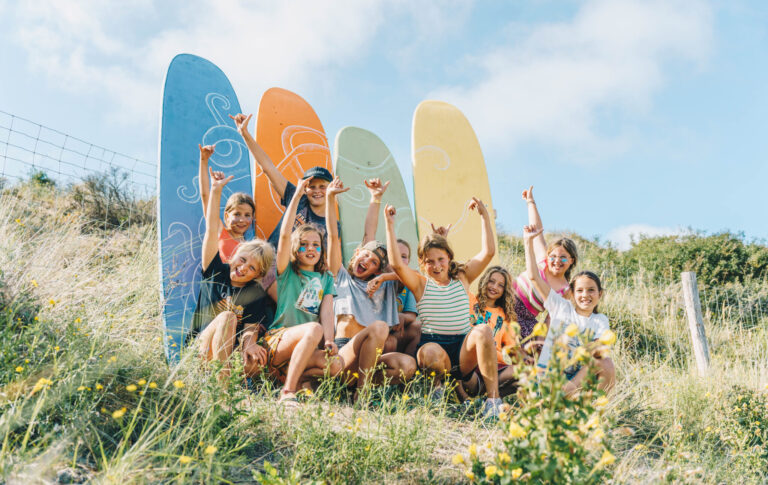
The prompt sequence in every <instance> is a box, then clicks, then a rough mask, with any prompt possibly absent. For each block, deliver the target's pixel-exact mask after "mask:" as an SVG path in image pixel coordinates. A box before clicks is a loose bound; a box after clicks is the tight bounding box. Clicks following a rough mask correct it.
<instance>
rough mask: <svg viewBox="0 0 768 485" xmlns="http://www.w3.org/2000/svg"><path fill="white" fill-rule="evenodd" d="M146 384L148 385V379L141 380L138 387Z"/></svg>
mask: <svg viewBox="0 0 768 485" xmlns="http://www.w3.org/2000/svg"><path fill="white" fill-rule="evenodd" d="M146 383H147V380H146V379H139V382H137V383H136V384H138V385H140V386H143V385H144V384H146Z"/></svg>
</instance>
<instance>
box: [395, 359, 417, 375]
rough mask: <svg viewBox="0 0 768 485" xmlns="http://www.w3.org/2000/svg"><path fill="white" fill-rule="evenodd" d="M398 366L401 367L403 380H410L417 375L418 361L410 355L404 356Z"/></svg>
mask: <svg viewBox="0 0 768 485" xmlns="http://www.w3.org/2000/svg"><path fill="white" fill-rule="evenodd" d="M398 366H399V367H400V375H401V376H402V378H403V380H408V379H410V378H411V377H413V376H414V374H416V368H417V365H416V359H414V358H413V357H411V356H410V355H405V354H402V357H400V358H399V360H398Z"/></svg>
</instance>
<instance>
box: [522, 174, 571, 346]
mask: <svg viewBox="0 0 768 485" xmlns="http://www.w3.org/2000/svg"><path fill="white" fill-rule="evenodd" d="M523 200H524V201H526V203H527V204H528V224H530V225H535V226H536V227H538V228H540V229H541V228H542V225H541V217H540V216H539V210H538V208H537V207H536V201H535V200H534V199H533V185H531V187H530V188H529V189H528V190H524V191H523ZM533 251H534V253H533V256H534V257H535V262H536V263H537V267H538V268H539V275H540V276H541V278H542V279H544V281H546V282H547V283H548V284H549V285H550V287H551V288H552V289H553V290H554V291H555V292H556V293H558V294H560V295H561V296H568V295H567V294H568V291H569V285H568V282H569V280H570V278H571V273H572V272H573V269H574V268H575V267H576V263H577V262H578V260H579V254H578V251H577V249H576V243H574V242H573V240H571V239H569V238H567V237H563V238H560V239H557V240H556V241H553V242H552V243H550V244H549V245H547V241H546V240H545V239H544V233H543V232H540V233H539V234H538V235H537V236H536V238H535V239H534V240H533ZM515 292H516V293H517V299H516V301H515V313H516V314H517V323H518V324H520V336H521V337H522V338H526V337H528V336H529V335H530V334H531V332H532V331H533V327H534V326H535V325H536V317H537V316H538V314H539V313H541V312H542V311H544V299H543V295H541V294H540V293H539V292H538V291H537V290H536V288H535V287H534V286H533V285H531V279H530V278H529V277H528V276H527V273H526V272H525V271H523V272H522V273H520V275H519V276H518V277H517V279H516V280H515Z"/></svg>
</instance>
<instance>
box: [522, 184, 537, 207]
mask: <svg viewBox="0 0 768 485" xmlns="http://www.w3.org/2000/svg"><path fill="white" fill-rule="evenodd" d="M523 200H524V201H526V202H528V203H535V202H536V201H535V200H533V185H531V187H530V188H529V189H528V190H523Z"/></svg>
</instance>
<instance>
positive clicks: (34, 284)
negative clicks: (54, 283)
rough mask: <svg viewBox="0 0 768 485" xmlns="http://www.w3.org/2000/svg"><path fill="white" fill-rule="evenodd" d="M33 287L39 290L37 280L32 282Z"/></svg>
mask: <svg viewBox="0 0 768 485" xmlns="http://www.w3.org/2000/svg"><path fill="white" fill-rule="evenodd" d="M32 286H34V287H35V288H37V281H35V280H32Z"/></svg>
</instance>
